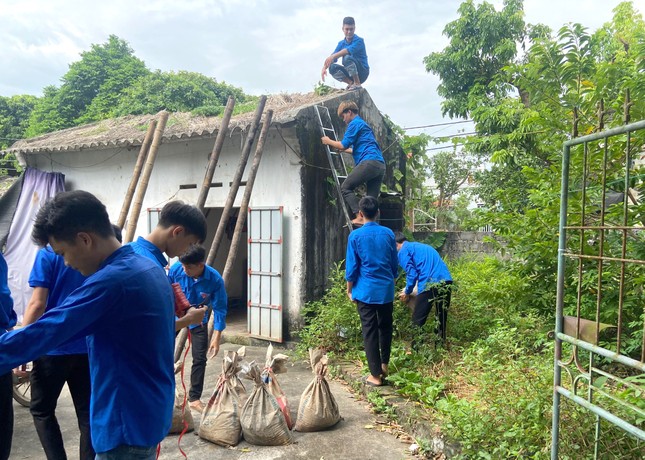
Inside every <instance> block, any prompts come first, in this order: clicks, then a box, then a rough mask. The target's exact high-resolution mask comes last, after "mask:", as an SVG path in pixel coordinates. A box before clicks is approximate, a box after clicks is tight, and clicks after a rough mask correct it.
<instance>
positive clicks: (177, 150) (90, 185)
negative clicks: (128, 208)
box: [27, 128, 304, 318]
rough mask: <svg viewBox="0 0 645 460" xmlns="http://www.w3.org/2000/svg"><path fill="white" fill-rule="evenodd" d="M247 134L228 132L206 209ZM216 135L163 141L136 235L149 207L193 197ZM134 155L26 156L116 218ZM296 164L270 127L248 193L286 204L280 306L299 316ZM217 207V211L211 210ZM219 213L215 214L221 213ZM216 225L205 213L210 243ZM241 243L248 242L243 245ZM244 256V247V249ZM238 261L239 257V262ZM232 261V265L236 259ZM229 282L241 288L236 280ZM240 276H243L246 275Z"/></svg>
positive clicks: (219, 194) (216, 203) (258, 202)
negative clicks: (184, 187)
mask: <svg viewBox="0 0 645 460" xmlns="http://www.w3.org/2000/svg"><path fill="white" fill-rule="evenodd" d="M282 135H283V136H284V137H285V139H286V141H287V142H288V143H289V145H290V146H292V147H293V148H294V149H296V150H299V148H298V146H297V140H296V139H295V130H293V129H287V128H282ZM244 138H245V135H243V136H242V135H240V131H239V130H237V131H235V133H234V134H233V135H232V136H230V134H229V136H228V137H227V139H226V141H225V143H224V147H223V150H222V154H221V156H220V160H219V162H218V165H217V169H216V170H215V174H214V176H213V180H212V182H222V183H223V186H222V187H215V188H211V190H210V192H209V196H208V199H207V202H206V208H221V207H223V206H224V204H225V202H226V198H227V196H228V192H229V190H230V186H229V182H230V181H231V180H232V179H233V176H234V174H235V171H236V169H237V166H238V163H239V159H240V155H241V151H242V147H243V142H244ZM214 142H215V139H214V138H213V139H191V140H185V141H181V142H173V143H169V144H162V146H161V148H160V150H159V153H158V156H157V159H156V162H155V165H154V169H153V172H152V177H151V178H150V183H149V185H148V188H147V193H146V196H145V199H144V201H143V207H142V213H141V215H140V217H139V220H138V224H137V232H136V234H137V236H139V235H141V236H143V235H145V234H147V232H148V224H147V212H146V209H148V208H160V207H162V206H163V205H164V204H165V203H166V202H168V201H170V200H173V199H181V200H183V201H185V202H188V203H195V202H196V201H197V197H198V195H199V187H201V184H202V182H203V179H204V174H205V171H206V166H207V161H208V156H209V155H210V153H211V150H212V148H213V144H214ZM254 153H255V145H254V146H253V149H252V151H251V155H250V158H249V161H248V165H247V170H246V171H245V173H244V175H243V180H246V177H247V173H248V169H250V166H251V163H252V160H253V155H254ZM137 155H138V148H136V149H133V150H127V149H125V148H119V149H109V150H98V151H97V150H84V151H81V152H57V153H53V154H46V155H45V154H37V155H29V156H27V162H28V165H29V166H32V167H35V168H38V169H41V170H45V171H60V172H62V173H64V174H65V177H66V183H67V189H68V190H76V189H82V190H87V191H89V192H91V193H93V194H95V195H96V196H97V197H98V198H99V199H100V200H101V201H102V202H103V203H105V205H106V206H107V209H108V212H109V214H110V217H111V219H112V220H113V221H116V220H117V218H118V216H119V213H120V211H121V206H122V203H123V198H124V195H125V191H126V189H127V187H128V184H129V182H130V178H131V176H132V170H133V169H134V164H135V161H136V158H137ZM300 169H301V165H300V163H299V159H298V157H297V156H296V154H295V153H294V152H293V151H292V150H291V149H290V148H289V147H288V146H287V145H286V144H285V142H284V141H283V139H282V137H280V136H279V134H278V132H277V130H276V129H275V128H274V129H271V130H270V132H269V136H268V138H267V140H266V143H265V148H264V154H263V156H262V162H261V163H260V168H259V171H258V175H257V178H256V181H255V186H254V189H253V193H252V195H251V200H250V206H251V207H260V206H283V207H284V235H283V236H284V238H283V240H284V259H283V260H284V263H283V270H284V278H283V299H284V306H283V308H284V309H285V311H288V312H289V314H290V315H294V316H292V318H293V317H295V316H296V315H299V309H300V306H301V303H302V293H301V273H302V266H301V264H302V260H303V247H304V243H303V241H302V238H303V236H302V219H301V205H302V191H301V188H302V186H301V183H300ZM185 184H196V185H197V188H195V189H187V190H180V189H179V186H180V185H185ZM244 189H245V188H244V187H240V189H239V192H238V195H237V199H236V201H235V206H236V207H237V206H239V205H240V202H241V200H242V195H243V193H244ZM216 212H217V211H216ZM218 215H219V214H218ZM215 230H216V224H214V223H213V221H212V219H211V218H209V241H207V245H208V247H209V246H210V240H212V237H213V235H214V233H215ZM224 240H225V241H224V246H222V250H221V251H220V253H222V252H224V253H226V252H228V243H229V241H228V240H227V238H226V236H225V237H224ZM243 244H244V245H246V241H244V243H243ZM244 254H246V248H245V249H244ZM224 260H225V254H224V256H222V255H218V261H217V263H216V264H215V265H216V266H217V268H219V269H222V268H223V266H224V263H223V261H224ZM239 263H241V261H238V264H239ZM236 265H237V264H236ZM240 282H242V280H239V279H238V280H236V281H234V283H233V286H232V287H234V290H235V291H238V290H239V286H238V284H239V283H240ZM244 282H246V281H245V280H244Z"/></svg>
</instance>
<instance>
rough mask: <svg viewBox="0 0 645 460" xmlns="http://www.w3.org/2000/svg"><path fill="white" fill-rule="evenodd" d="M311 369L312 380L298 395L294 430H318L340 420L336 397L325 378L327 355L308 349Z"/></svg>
mask: <svg viewBox="0 0 645 460" xmlns="http://www.w3.org/2000/svg"><path fill="white" fill-rule="evenodd" d="M309 361H310V362H311V370H312V371H313V373H314V374H315V377H314V379H313V381H312V382H311V383H310V384H309V385H308V386H307V388H305V391H303V392H302V396H301V397H300V404H299V406H298V416H297V418H296V426H295V428H294V430H296V431H320V430H324V429H325V428H329V427H331V426H334V425H336V424H337V423H338V422H339V421H340V420H341V418H342V417H341V416H340V411H339V410H338V404H337V403H336V399H335V398H334V395H333V394H332V392H331V389H330V388H329V383H328V382H327V380H326V379H325V376H326V375H327V362H328V359H327V355H326V354H324V352H323V351H322V350H321V349H319V348H317V349H312V348H310V349H309Z"/></svg>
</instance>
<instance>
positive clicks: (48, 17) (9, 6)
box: [0, 0, 645, 135]
mask: <svg viewBox="0 0 645 460" xmlns="http://www.w3.org/2000/svg"><path fill="white" fill-rule="evenodd" d="M460 3H461V2H460V1H455V0H443V1H433V0H414V1H405V0H396V1H395V0H387V1H386V0H372V1H362V0H355V1H352V2H350V1H342V2H341V1H322V0H310V1H302V0H297V1H296V0H219V1H215V0H182V1H170V0H156V1H154V2H153V1H148V0H139V1H132V0H129V1H125V0H105V1H103V2H90V1H87V0H83V1H81V0H46V1H45V0H22V1H15V0H0V18H1V19H2V23H3V26H2V28H0V43H2V44H3V46H2V49H3V53H2V55H3V65H2V67H3V69H2V72H1V73H0V95H2V96H11V95H14V94H34V95H40V94H41V93H42V88H43V87H44V86H46V85H58V84H60V78H61V76H62V75H64V74H65V72H66V71H67V67H68V65H69V64H70V63H71V62H73V61H75V60H78V59H79V53H80V52H82V51H84V50H87V49H89V48H90V45H91V44H93V43H104V42H105V41H106V40H107V37H108V36H109V35H110V34H115V35H117V36H119V37H120V38H122V39H124V40H126V41H128V42H129V43H130V46H131V47H132V48H133V49H134V50H135V53H136V55H137V56H138V57H139V58H141V59H143V60H144V61H145V63H146V65H147V66H148V67H149V68H151V69H161V70H189V71H195V72H200V73H203V74H205V75H208V76H211V77H215V78H216V79H217V80H218V81H226V82H227V83H229V84H233V85H235V86H239V87H241V88H243V89H244V91H246V92H247V93H251V94H270V93H280V92H286V93H294V92H302V93H306V92H310V91H312V90H313V88H314V86H315V85H316V83H317V82H318V81H319V79H320V70H321V67H322V63H323V60H324V58H325V57H326V56H327V55H329V54H330V53H331V51H333V49H334V47H335V45H336V43H337V42H338V41H339V40H341V39H342V33H341V23H342V18H343V17H344V16H354V17H355V18H356V26H357V28H356V33H357V35H359V36H361V37H363V38H364V39H365V43H366V47H367V52H368V57H369V60H370V67H371V75H370V77H369V79H368V80H367V82H366V84H365V88H366V89H367V90H368V91H369V92H370V95H371V96H372V98H373V99H374V101H375V103H376V105H377V106H378V107H379V108H380V110H381V111H382V112H385V113H387V114H388V115H389V116H390V117H391V118H392V119H393V120H394V122H396V123H397V124H399V125H401V126H406V127H407V126H417V125H426V124H433V123H441V122H445V121H450V120H446V119H442V117H441V111H440V103H441V100H440V98H439V97H438V96H437V94H436V87H437V84H438V79H437V78H436V77H435V76H433V75H430V74H428V73H426V72H425V69H424V66H423V63H422V60H423V57H424V56H426V55H427V54H429V53H431V52H433V51H440V50H441V49H442V48H443V47H444V46H445V45H446V43H447V40H446V38H445V37H444V36H443V35H442V31H443V28H444V27H445V25H446V24H447V23H448V22H450V21H452V20H454V19H456V18H457V9H458V7H459V5H460ZM491 3H493V4H494V5H496V6H498V8H501V5H502V2H501V1H492V2H491ZM618 3H619V2H618V1H614V0H585V1H582V0H566V1H562V0H559V1H556V0H525V2H524V7H525V12H526V17H525V20H526V21H527V22H530V23H538V22H539V23H544V24H547V25H549V26H550V27H552V28H553V29H558V28H559V27H561V26H562V25H564V24H565V23H568V22H580V23H581V24H583V25H585V26H587V27H589V28H590V29H591V30H595V29H596V28H598V27H599V26H600V25H602V24H603V23H604V22H606V21H608V20H609V19H610V18H611V15H612V13H611V10H612V9H613V8H614V7H615V6H616V5H617V4H618ZM633 3H634V5H635V7H636V8H637V9H639V10H640V11H641V13H643V12H644V11H645V0H635V1H634V2H633ZM329 81H330V79H328V80H327V82H328V83H329ZM341 86H344V85H340V84H338V87H341ZM471 128H472V127H471V126H470V125H469V124H464V125H455V126H451V127H443V128H432V129H427V130H425V132H427V133H430V134H432V133H434V134H437V135H448V134H454V133H455V132H457V129H462V130H465V131H469V130H471ZM411 132H412V133H418V132H421V130H414V131H411Z"/></svg>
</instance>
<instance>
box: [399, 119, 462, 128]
mask: <svg viewBox="0 0 645 460" xmlns="http://www.w3.org/2000/svg"><path fill="white" fill-rule="evenodd" d="M472 122H474V120H461V121H450V122H447V123H435V124H434V125H422V126H410V127H408V128H403V129H406V130H407V129H421V128H434V127H435V126H450V125H457V124H459V123H472Z"/></svg>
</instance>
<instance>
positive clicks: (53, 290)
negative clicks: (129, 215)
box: [22, 225, 121, 460]
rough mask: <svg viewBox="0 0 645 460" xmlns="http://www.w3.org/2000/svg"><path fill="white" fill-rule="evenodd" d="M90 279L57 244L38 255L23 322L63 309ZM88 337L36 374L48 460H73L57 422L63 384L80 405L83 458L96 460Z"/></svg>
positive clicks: (46, 359)
mask: <svg viewBox="0 0 645 460" xmlns="http://www.w3.org/2000/svg"><path fill="white" fill-rule="evenodd" d="M112 228H113V229H114V233H115V236H116V239H117V240H118V241H119V242H121V229H120V228H119V227H117V226H116V225H113V226H112ZM84 281H85V276H83V275H81V274H80V273H79V272H78V271H76V270H74V269H73V268H70V267H67V266H65V260H64V259H63V258H62V257H61V256H59V255H57V254H56V253H55V252H54V250H53V249H52V248H51V246H49V245H48V246H46V247H44V248H42V249H40V250H39V251H38V253H37V254H36V260H35V261H34V265H33V267H32V269H31V274H30V275H29V286H30V287H32V288H33V292H32V295H31V298H30V299H29V302H28V303H27V307H26V308H25V315H24V317H23V320H22V326H23V327H24V326H28V325H29V324H31V323H33V322H35V321H37V320H38V318H40V317H41V316H42V315H43V314H44V313H45V311H48V310H51V309H52V308H55V307H56V306H57V305H60V304H61V303H62V302H63V301H64V300H65V299H66V298H67V296H68V295H69V294H71V293H72V292H73V291H74V290H76V288H78V287H80V286H81V285H82V284H83V282H84ZM89 366H90V365H89V361H88V358H87V343H86V341H85V337H81V338H79V339H76V340H73V341H71V342H68V343H66V344H65V345H62V346H60V347H58V348H56V349H54V350H51V351H50V352H48V353H47V354H46V355H44V356H41V357H40V358H38V359H36V360H35V361H34V363H33V370H32V372H31V375H30V384H31V404H30V406H29V411H30V412H31V415H32V417H33V419H34V425H35V427H36V433H38V438H39V439H40V443H41V444H42V446H43V450H44V451H45V455H46V456H47V458H48V459H64V458H67V454H66V452H65V446H64V444H63V436H62V434H61V431H60V426H59V425H58V420H57V419H56V404H57V402H58V397H59V396H60V393H61V391H62V390H63V386H64V385H65V383H67V386H68V387H69V392H70V394H71V396H72V401H73V402H74V409H75V411H76V417H77V419H78V427H79V429H80V434H81V436H80V442H79V456H78V458H80V459H83V460H85V459H87V460H94V457H95V455H96V453H95V452H94V448H93V447H92V439H91V434H90V395H91V385H90V367H89Z"/></svg>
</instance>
